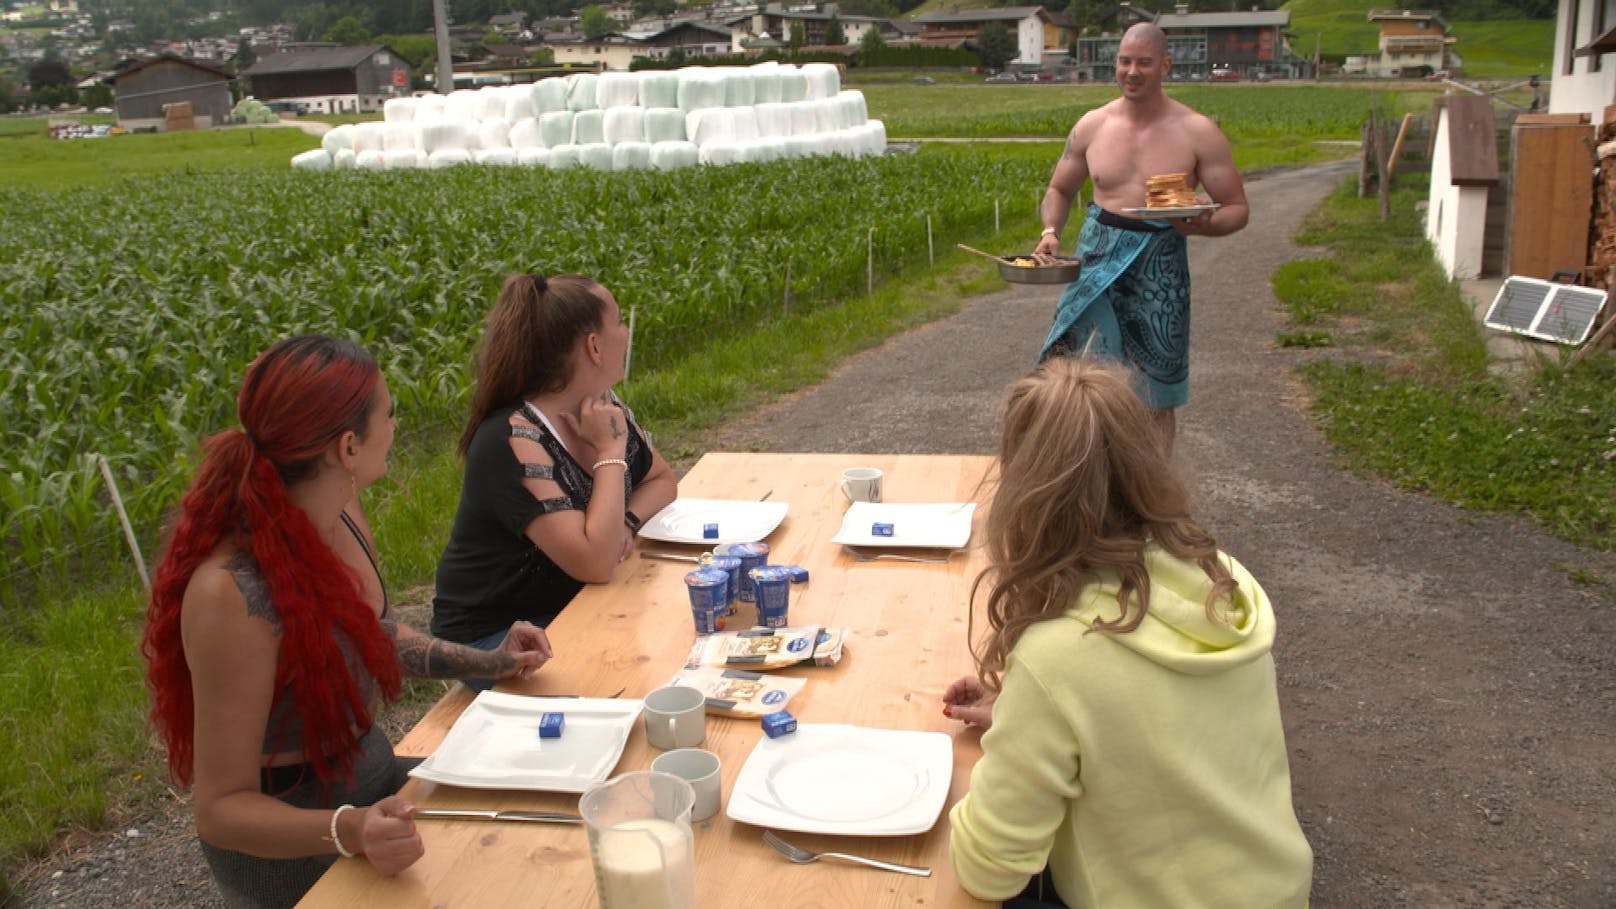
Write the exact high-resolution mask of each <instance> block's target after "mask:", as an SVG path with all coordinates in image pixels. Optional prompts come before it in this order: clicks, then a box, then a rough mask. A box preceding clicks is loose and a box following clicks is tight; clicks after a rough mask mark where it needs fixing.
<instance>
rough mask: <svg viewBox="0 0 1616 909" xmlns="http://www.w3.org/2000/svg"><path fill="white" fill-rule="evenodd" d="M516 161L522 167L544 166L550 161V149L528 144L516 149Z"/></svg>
mask: <svg viewBox="0 0 1616 909" xmlns="http://www.w3.org/2000/svg"><path fill="white" fill-rule="evenodd" d="M516 163H517V164H520V165H522V166H524V167H544V166H545V165H547V164H549V163H550V150H549V149H548V148H544V147H542V146H534V145H530V146H527V147H526V148H519V149H517V150H516Z"/></svg>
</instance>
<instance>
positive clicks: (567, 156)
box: [547, 142, 578, 170]
mask: <svg viewBox="0 0 1616 909" xmlns="http://www.w3.org/2000/svg"><path fill="white" fill-rule="evenodd" d="M547 163H548V164H549V165H550V167H551V168H553V169H555V170H561V169H562V168H564V167H577V166H578V146H576V145H573V144H572V143H571V142H568V143H566V144H564V145H552V146H550V160H549V161H548V162H547Z"/></svg>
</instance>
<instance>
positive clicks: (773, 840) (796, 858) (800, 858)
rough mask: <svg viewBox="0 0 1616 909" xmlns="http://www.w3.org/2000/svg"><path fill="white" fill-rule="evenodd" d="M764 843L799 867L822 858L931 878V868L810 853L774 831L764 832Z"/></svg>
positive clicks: (845, 855) (839, 855)
mask: <svg viewBox="0 0 1616 909" xmlns="http://www.w3.org/2000/svg"><path fill="white" fill-rule="evenodd" d="M763 842H765V843H768V844H769V845H770V846H773V847H774V850H775V851H776V852H778V853H780V854H781V855H783V856H785V857H786V858H788V859H791V860H792V861H793V862H795V863H797V864H799V865H806V864H808V863H809V862H817V861H819V860H820V859H822V858H836V859H841V860H842V861H844V862H854V863H857V864H860V865H869V866H870V867H871V868H880V869H882V870H883V871H897V872H899V873H901V874H913V875H914V876H915V877H931V869H930V868H916V867H915V866H913V865H900V864H898V863H897V862H883V861H881V860H880V859H873V858H865V857H864V856H862V855H848V854H847V853H845V852H809V851H808V850H806V849H804V848H802V847H801V846H793V845H791V844H790V843H788V842H786V841H785V840H783V839H780V838H779V837H777V836H775V835H774V831H772V830H765V831H763Z"/></svg>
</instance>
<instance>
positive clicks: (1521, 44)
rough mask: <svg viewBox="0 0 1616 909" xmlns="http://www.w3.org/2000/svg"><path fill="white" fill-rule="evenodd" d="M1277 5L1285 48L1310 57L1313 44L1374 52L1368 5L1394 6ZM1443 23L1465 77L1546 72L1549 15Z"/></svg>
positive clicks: (1339, 51)
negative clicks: (1286, 21)
mask: <svg viewBox="0 0 1616 909" xmlns="http://www.w3.org/2000/svg"><path fill="white" fill-rule="evenodd" d="M1283 8H1284V9H1286V10H1289V11H1290V14H1291V25H1290V32H1291V34H1292V36H1293V37H1292V38H1291V49H1292V50H1293V51H1295V52H1296V53H1297V55H1299V56H1302V57H1308V58H1311V57H1312V56H1313V48H1314V46H1315V44H1316V45H1317V46H1318V48H1319V52H1320V53H1321V54H1323V55H1324V56H1326V57H1344V56H1349V55H1350V56H1358V55H1363V54H1373V53H1375V52H1376V51H1377V48H1378V46H1379V41H1380V27H1379V26H1378V25H1376V24H1375V23H1373V22H1370V21H1369V11H1370V10H1371V9H1388V8H1396V7H1395V5H1394V4H1384V3H1373V2H1370V0H1291V2H1289V3H1287V4H1285V6H1284V7H1283ZM1410 8H1411V9H1412V8H1416V7H1410ZM1444 18H1446V17H1444ZM1448 28H1449V30H1450V33H1451V34H1453V35H1454V36H1456V37H1457V38H1458V39H1459V43H1458V44H1457V45H1455V47H1454V49H1455V50H1456V51H1457V52H1458V54H1459V56H1460V57H1461V58H1462V59H1463V60H1464V67H1463V75H1464V76H1466V77H1470V78H1477V79H1499V78H1508V77H1513V76H1522V77H1524V76H1529V75H1531V74H1532V73H1538V74H1540V75H1543V76H1545V77H1547V76H1548V75H1550V72H1549V66H1550V61H1551V59H1552V57H1553V56H1554V21H1553V20H1552V19H1526V20H1494V21H1485V22H1482V21H1471V20H1452V19H1449V20H1448Z"/></svg>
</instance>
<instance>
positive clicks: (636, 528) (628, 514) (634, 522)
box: [623, 508, 645, 533]
mask: <svg viewBox="0 0 1616 909" xmlns="http://www.w3.org/2000/svg"><path fill="white" fill-rule="evenodd" d="M623 523H624V524H627V525H628V529H629V530H632V531H633V532H635V533H639V532H640V526H641V525H643V524H644V523H645V522H644V521H642V520H640V516H639V515H637V514H635V513H634V512H632V511H629V510H628V509H626V508H625V509H623Z"/></svg>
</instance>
